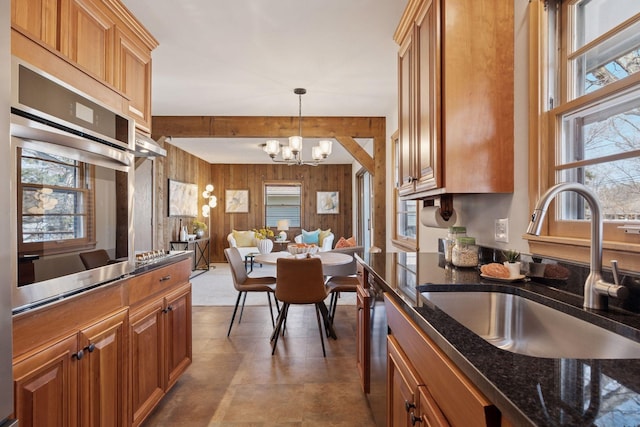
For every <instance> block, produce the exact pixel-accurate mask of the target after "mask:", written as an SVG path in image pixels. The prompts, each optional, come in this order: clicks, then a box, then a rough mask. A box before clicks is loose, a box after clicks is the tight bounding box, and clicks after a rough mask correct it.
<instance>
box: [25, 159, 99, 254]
mask: <svg viewBox="0 0 640 427" xmlns="http://www.w3.org/2000/svg"><path fill="white" fill-rule="evenodd" d="M22 150H23V149H22V148H21V147H18V159H19V160H18V162H17V163H18V164H17V167H16V169H17V173H16V182H17V192H16V197H17V199H18V200H17V210H18V212H17V229H16V234H17V245H18V254H19V255H25V254H32V255H42V254H45V253H46V254H50V255H52V254H65V253H72V252H77V251H79V250H84V249H91V248H94V247H95V245H96V236H95V229H96V227H95V220H96V219H95V218H96V217H95V185H96V183H95V166H94V165H92V164H90V163H86V162H82V161H79V160H78V161H77V162H78V164H79V165H78V166H77V168H78V169H77V170H78V171H79V172H78V175H79V176H80V180H79V182H78V185H77V187H75V188H74V189H69V188H65V191H70V192H75V193H78V194H82V195H83V198H84V200H85V205H86V215H85V220H84V221H83V224H84V226H85V230H84V231H85V235H84V237H81V238H76V239H64V240H56V241H44V242H27V243H25V242H24V241H23V233H22V218H23V216H24V214H23V204H22V198H23V191H24V189H25V188H32V189H37V188H42V185H38V184H24V183H23V182H22ZM36 151H37V150H36ZM45 161H46V160H45Z"/></svg>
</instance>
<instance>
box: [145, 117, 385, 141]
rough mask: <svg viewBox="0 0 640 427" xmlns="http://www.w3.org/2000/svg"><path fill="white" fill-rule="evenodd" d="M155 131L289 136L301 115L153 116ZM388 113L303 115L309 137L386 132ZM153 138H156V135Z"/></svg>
mask: <svg viewBox="0 0 640 427" xmlns="http://www.w3.org/2000/svg"><path fill="white" fill-rule="evenodd" d="M151 128H152V129H153V135H154V136H157V137H160V136H172V137H174V138H178V137H180V138H286V137H289V136H291V135H295V134H297V133H298V117H282V116H153V118H152V126H151ZM384 129H385V118H384V117H303V118H302V136H303V137H305V138H335V137H337V136H344V135H348V136H350V137H352V138H374V137H376V136H378V135H380V132H381V131H382V132H384ZM153 139H156V140H157V138H156V137H154V138H153Z"/></svg>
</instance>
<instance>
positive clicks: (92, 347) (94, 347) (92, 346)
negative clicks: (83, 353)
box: [83, 343, 96, 353]
mask: <svg viewBox="0 0 640 427" xmlns="http://www.w3.org/2000/svg"><path fill="white" fill-rule="evenodd" d="M95 349H96V345H95V344H94V343H91V344H89V345H88V346H86V347H85V348H83V350H87V351H88V352H89V353H93V350H95Z"/></svg>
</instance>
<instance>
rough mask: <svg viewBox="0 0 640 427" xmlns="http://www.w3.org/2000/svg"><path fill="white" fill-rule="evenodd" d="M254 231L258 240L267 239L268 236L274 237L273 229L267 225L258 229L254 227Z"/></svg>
mask: <svg viewBox="0 0 640 427" xmlns="http://www.w3.org/2000/svg"><path fill="white" fill-rule="evenodd" d="M253 232H254V233H256V239H258V240H262V239H266V238H267V237H273V231H272V230H271V229H270V228H267V227H264V228H257V229H256V228H254V229H253Z"/></svg>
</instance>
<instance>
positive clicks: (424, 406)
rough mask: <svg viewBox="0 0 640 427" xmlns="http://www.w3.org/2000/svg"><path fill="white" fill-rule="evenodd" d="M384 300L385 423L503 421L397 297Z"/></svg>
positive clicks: (468, 426) (469, 425) (492, 423)
mask: <svg viewBox="0 0 640 427" xmlns="http://www.w3.org/2000/svg"><path fill="white" fill-rule="evenodd" d="M384 300H385V309H386V313H387V322H388V324H389V329H390V333H389V336H388V340H387V357H388V358H387V378H388V381H387V426H391V427H397V426H411V425H414V424H415V425H421V426H424V425H428V426H449V425H450V426H454V427H457V426H463V427H473V426H478V427H480V426H491V427H494V426H495V427H497V426H500V422H501V421H500V412H499V411H498V409H497V408H496V407H495V406H494V405H493V404H492V403H491V402H489V401H488V400H487V398H486V397H485V396H484V395H483V394H482V393H481V392H480V391H479V390H478V389H477V388H476V386H475V385H474V384H473V383H471V381H469V379H468V378H467V377H466V376H465V375H464V374H463V373H462V372H461V371H460V370H459V369H458V367H457V366H456V365H455V364H454V363H453V362H452V361H451V360H450V359H449V358H448V356H447V355H445V354H444V353H443V352H442V350H440V348H439V347H438V346H437V345H436V344H435V343H434V342H433V341H432V340H431V339H430V338H429V337H428V336H427V335H426V334H425V333H424V332H423V331H422V330H421V329H420V328H419V327H418V326H417V325H416V324H415V323H414V322H413V320H411V319H410V318H409V317H408V315H407V314H406V313H405V312H404V310H403V309H402V308H401V307H400V305H399V304H398V303H397V302H396V301H395V300H394V299H393V297H391V296H389V295H387V294H385V297H384ZM419 421H420V422H421V423H419ZM422 421H426V422H422Z"/></svg>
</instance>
